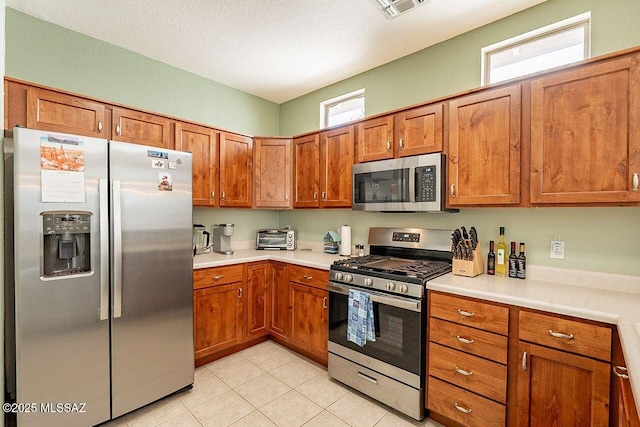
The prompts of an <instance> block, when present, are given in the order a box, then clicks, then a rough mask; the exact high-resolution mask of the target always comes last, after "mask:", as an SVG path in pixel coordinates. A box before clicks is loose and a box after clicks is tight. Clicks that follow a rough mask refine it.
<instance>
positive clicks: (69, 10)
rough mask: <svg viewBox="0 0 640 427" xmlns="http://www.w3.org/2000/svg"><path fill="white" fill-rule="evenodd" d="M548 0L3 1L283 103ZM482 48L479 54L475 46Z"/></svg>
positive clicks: (43, 17) (64, 25) (76, 29)
mask: <svg viewBox="0 0 640 427" xmlns="http://www.w3.org/2000/svg"><path fill="white" fill-rule="evenodd" d="M543 1H546V0H508V1H505V0H432V2H431V3H430V4H427V5H424V6H421V7H418V8H416V9H414V10H413V11H411V12H408V13H407V14H405V15H402V16H400V17H398V18H396V19H394V20H388V19H386V18H385V17H384V16H383V15H382V14H381V13H380V12H379V11H378V10H376V7H375V5H374V4H373V3H372V2H371V0H231V1H220V0H6V5H7V6H8V7H11V8H13V9H16V10H19V11H21V12H24V13H26V14H29V15H32V16H35V17H37V18H40V19H43V20H45V21H48V22H52V23H54V24H57V25H61V26H63V27H66V28H69V29H72V30H74V31H78V32H80V33H83V34H87V35H89V36H91V37H95V38H97V39H99V40H103V41H106V42H109V43H112V44H114V45H117V46H120V47H123V48H125V49H128V50H131V51H134V52H137V53H140V54H142V55H145V56H147V57H150V58H153V59H156V60H159V61H162V62H165V63H167V64H170V65H173V66H175V67H178V68H181V69H183V70H186V71H189V72H192V73H194V74H197V75H200V76H203V77H206V78H208V79H211V80H215V81H217V82H220V83H223V84H225V85H228V86H231V87H234V88H236V89H240V90H242V91H245V92H248V93H251V94H254V95H257V96H260V97H262V98H265V99H268V100H270V101H273V102H276V103H282V102H285V101H288V100H290V99H293V98H296V97H298V96H301V95H304V94H306V93H309V92H311V91H313V90H315V89H319V88H321V87H324V86H327V85H329V84H332V83H335V82H337V81H340V80H343V79H345V78H347V77H350V76H353V75H355V74H358V73H361V72H363V71H366V70H369V69H371V68H374V67H377V66H379V65H382V64H385V63H387V62H390V61H393V60H394V59H397V58H400V57H402V56H405V55H408V54H410V53H413V52H416V51H418V50H420V49H424V48H425V47H428V46H431V45H433V44H436V43H439V42H441V41H443V40H447V39H449V38H452V37H454V36H456V35H458V34H462V33H464V32H467V31H469V30H471V29H474V28H477V27H480V26H482V25H485V24H487V23H490V22H493V21H495V20H497V19H500V18H502V17H504V16H508V15H510V14H513V13H515V12H518V11H520V10H523V9H526V8H528V7H531V6H533V5H536V4H539V3H542V2H543ZM478 54H479V53H478Z"/></svg>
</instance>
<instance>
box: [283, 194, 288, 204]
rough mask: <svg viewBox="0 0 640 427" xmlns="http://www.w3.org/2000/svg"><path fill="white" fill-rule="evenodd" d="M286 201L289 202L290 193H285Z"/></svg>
mask: <svg viewBox="0 0 640 427" xmlns="http://www.w3.org/2000/svg"><path fill="white" fill-rule="evenodd" d="M284 201H285V202H288V201H289V195H288V194H285V195H284Z"/></svg>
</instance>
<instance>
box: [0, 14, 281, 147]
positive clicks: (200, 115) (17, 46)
mask: <svg viewBox="0 0 640 427" xmlns="http://www.w3.org/2000/svg"><path fill="white" fill-rule="evenodd" d="M6 75H7V76H10V77H15V78H18V79H22V80H26V81H29V82H34V83H39V84H43V85H47V86H51V87H54V88H59V89H64V90H68V91H71V92H76V93H79V94H82V95H88V96H92V97H96V98H99V99H104V100H107V101H112V102H117V103H120V104H125V105H129V106H132V107H137V108H142V109H145V110H149V111H154V112H158V113H163V114H168V115H171V116H175V117H179V118H183V119H187V120H192V121H195V122H198V123H203V124H208V125H211V126H216V127H220V128H223V129H226V130H233V131H236V132H242V133H248V134H251V135H277V134H278V114H279V108H278V104H275V103H273V102H270V101H267V100H265V99H263V98H259V97H257V96H253V95H249V94H248V93H246V92H242V91H239V90H236V89H233V88H231V87H229V86H225V85H223V84H220V83H217V82H214V81H212V80H208V79H205V78H203V77H199V76H197V75H195V74H191V73H188V72H186V71H182V70H180V69H178V68H175V67H172V66H170V65H167V64H164V63H162V62H159V61H156V60H153V59H150V58H147V57H145V56H142V55H139V54H137V53H134V52H131V51H128V50H125V49H122V48H119V47H117V46H114V45H112V44H109V43H105V42H102V41H100V40H97V39H94V38H91V37H88V36H85V35H82V34H80V33H77V32H75V31H71V30H68V29H66V28H63V27H60V26H57V25H53V24H50V23H48V22H45V21H42V20H40V19H37V18H34V17H32V16H29V15H26V14H23V13H21V12H18V11H16V10H14V9H10V8H7V9H6Z"/></svg>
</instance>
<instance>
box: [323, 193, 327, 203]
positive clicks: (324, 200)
mask: <svg viewBox="0 0 640 427" xmlns="http://www.w3.org/2000/svg"><path fill="white" fill-rule="evenodd" d="M322 201H323V202H326V201H327V192H326V191H323V192H322Z"/></svg>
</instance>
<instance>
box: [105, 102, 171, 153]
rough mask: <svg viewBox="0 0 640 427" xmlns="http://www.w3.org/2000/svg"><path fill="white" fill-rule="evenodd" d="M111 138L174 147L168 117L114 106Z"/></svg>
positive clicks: (161, 146)
mask: <svg viewBox="0 0 640 427" xmlns="http://www.w3.org/2000/svg"><path fill="white" fill-rule="evenodd" d="M112 126H113V129H112V132H111V139H112V140H114V141H122V142H133V143H136V144H143V145H151V146H154V147H160V148H168V149H172V148H174V146H173V143H172V140H171V120H169V119H168V118H166V117H162V116H156V115H154V114H149V113H144V112H142V111H136V110H129V109H126V108H121V107H113V112H112Z"/></svg>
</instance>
